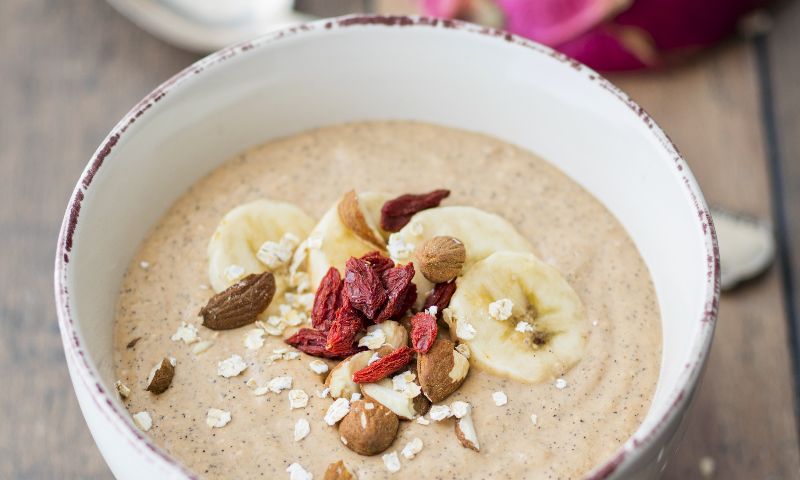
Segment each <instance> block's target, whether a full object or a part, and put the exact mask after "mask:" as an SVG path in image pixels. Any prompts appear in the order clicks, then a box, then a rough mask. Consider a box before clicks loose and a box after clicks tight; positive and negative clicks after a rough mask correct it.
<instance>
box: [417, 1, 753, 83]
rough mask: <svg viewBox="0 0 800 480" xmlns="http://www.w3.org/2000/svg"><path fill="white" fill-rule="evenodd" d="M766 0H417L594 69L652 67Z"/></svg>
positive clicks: (714, 36) (437, 12) (718, 35)
mask: <svg viewBox="0 0 800 480" xmlns="http://www.w3.org/2000/svg"><path fill="white" fill-rule="evenodd" d="M766 2H767V0H422V5H423V9H424V11H425V13H426V14H428V15H432V16H435V17H441V18H461V19H465V20H470V21H474V22H477V23H482V24H484V25H490V26H493V27H500V28H504V29H506V30H508V31H510V32H511V33H515V34H518V35H522V36H524V37H528V38H531V39H533V40H536V41H538V42H541V43H544V44H546V45H549V46H551V47H553V48H556V49H558V50H559V51H561V52H563V53H566V54H567V55H569V56H571V57H573V58H575V59H577V60H579V61H581V62H583V63H585V64H587V65H589V66H591V67H592V68H595V69H598V70H605V71H612V70H637V69H643V68H649V67H656V66H660V65H664V64H665V63H668V62H669V61H670V60H672V59H675V58H680V57H683V56H685V55H687V54H689V53H692V52H695V51H697V50H699V49H701V48H703V47H707V46H709V45H712V44H714V43H716V42H718V41H719V40H721V39H723V38H725V37H726V36H728V35H730V34H731V33H732V32H734V31H735V30H736V27H737V24H738V22H739V20H740V19H741V18H742V17H743V16H744V15H746V14H747V13H749V12H751V11H753V10H755V9H756V8H758V7H761V6H763V5H764V4H765V3H766Z"/></svg>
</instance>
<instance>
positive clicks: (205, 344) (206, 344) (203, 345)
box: [192, 340, 214, 355]
mask: <svg viewBox="0 0 800 480" xmlns="http://www.w3.org/2000/svg"><path fill="white" fill-rule="evenodd" d="M211 345H214V342H212V341H211V340H203V341H202V342H197V344H195V346H194V347H192V353H193V354H195V355H200V354H201V353H203V352H205V351H206V350H208V349H209V348H211Z"/></svg>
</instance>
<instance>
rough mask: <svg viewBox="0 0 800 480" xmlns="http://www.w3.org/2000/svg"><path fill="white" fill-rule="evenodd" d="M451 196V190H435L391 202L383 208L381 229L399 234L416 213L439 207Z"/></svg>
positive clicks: (400, 197)
mask: <svg viewBox="0 0 800 480" xmlns="http://www.w3.org/2000/svg"><path fill="white" fill-rule="evenodd" d="M448 196H450V190H444V189H440V190H434V191H432V192H428V193H421V194H418V195H415V194H410V193H409V194H406V195H400V196H399V197H397V198H395V199H392V200H389V201H388V202H386V203H384V204H383V207H381V228H383V229H384V230H386V231H387V232H399V231H400V229H401V228H403V227H405V226H406V224H407V223H408V222H409V220H411V217H412V216H414V214H415V213H417V212H420V211H422V210H427V209H428V208H433V207H438V206H439V204H440V203H441V202H442V200H444V199H445V198H447V197H448Z"/></svg>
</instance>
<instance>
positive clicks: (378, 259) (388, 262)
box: [359, 250, 394, 273]
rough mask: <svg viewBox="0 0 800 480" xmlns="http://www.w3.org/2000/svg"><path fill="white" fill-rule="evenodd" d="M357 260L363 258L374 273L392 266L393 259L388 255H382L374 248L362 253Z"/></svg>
mask: <svg viewBox="0 0 800 480" xmlns="http://www.w3.org/2000/svg"><path fill="white" fill-rule="evenodd" d="M359 260H364V261H365V262H367V263H368V264H369V266H370V267H371V268H372V269H373V270H375V272H376V273H381V272H383V271H385V270H389V269H390V268H392V267H394V261H392V259H391V258H389V257H384V256H383V255H381V252H379V251H377V250H375V251H374V252H369V253H367V254H366V255H363V256H362V257H361V258H360V259H359Z"/></svg>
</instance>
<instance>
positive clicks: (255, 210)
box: [208, 200, 314, 297]
mask: <svg viewBox="0 0 800 480" xmlns="http://www.w3.org/2000/svg"><path fill="white" fill-rule="evenodd" d="M313 227H314V219H313V218H312V217H310V216H309V215H308V214H306V213H305V212H304V211H303V210H301V209H300V208H299V207H297V206H295V205H292V204H290V203H284V202H277V201H272V200H256V201H254V202H250V203H245V204H243V205H239V206H238V207H236V208H234V209H233V210H231V211H229V212H228V213H226V214H225V216H224V217H223V218H222V220H221V221H220V222H219V225H217V229H216V230H215V231H214V234H213V235H212V236H211V240H210V241H209V243H208V280H209V282H210V283H211V287H212V288H213V289H214V291H216V292H221V291H223V290H225V289H226V288H228V287H229V286H231V285H233V284H234V283H236V282H237V281H238V280H239V279H241V278H243V277H244V276H246V275H249V274H251V273H261V272H264V271H266V270H270V271H273V270H278V269H282V268H284V267H285V266H286V264H287V263H288V261H282V260H290V259H291V258H289V259H285V258H284V259H282V258H281V253H280V249H284V250H290V254H291V250H293V248H294V247H295V246H296V243H297V242H299V241H300V240H301V239H304V238H306V237H307V236H308V234H309V233H310V232H311V229H312V228H313ZM266 242H274V243H272V244H271V245H266V246H267V247H269V246H272V247H275V248H276V250H275V251H272V252H270V251H267V250H268V249H262V246H265V243H266ZM292 244H294V245H292ZM260 250H261V251H260ZM259 257H260V258H259ZM276 280H277V275H276ZM278 283H281V282H278ZM279 287H280V285H279ZM279 293H280V292H276V297H277V296H278V295H279Z"/></svg>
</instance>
